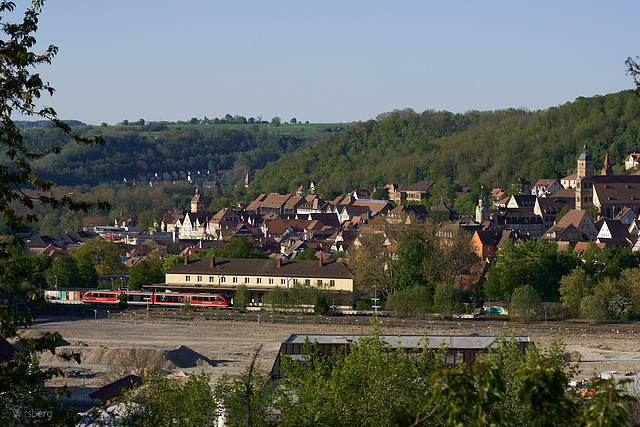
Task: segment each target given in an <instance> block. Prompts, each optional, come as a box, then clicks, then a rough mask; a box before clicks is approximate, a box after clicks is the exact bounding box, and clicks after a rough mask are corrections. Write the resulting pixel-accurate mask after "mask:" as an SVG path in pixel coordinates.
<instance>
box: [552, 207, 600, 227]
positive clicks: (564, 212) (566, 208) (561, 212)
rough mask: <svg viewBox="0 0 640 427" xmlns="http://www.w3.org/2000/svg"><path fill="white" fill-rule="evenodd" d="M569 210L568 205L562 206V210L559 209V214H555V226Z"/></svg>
mask: <svg viewBox="0 0 640 427" xmlns="http://www.w3.org/2000/svg"><path fill="white" fill-rule="evenodd" d="M570 210H571V206H570V205H564V206H563V207H562V209H560V212H558V213H557V214H556V224H557V223H559V222H560V221H561V220H562V218H563V217H564V216H565V215H566V214H568V213H569V211H570ZM594 222H595V221H594Z"/></svg>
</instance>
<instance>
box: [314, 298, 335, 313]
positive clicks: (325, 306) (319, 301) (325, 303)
mask: <svg viewBox="0 0 640 427" xmlns="http://www.w3.org/2000/svg"><path fill="white" fill-rule="evenodd" d="M330 308H331V307H329V300H328V298H327V295H326V294H318V295H317V296H316V303H315V304H314V305H313V312H314V313H315V314H317V315H319V316H324V315H325V314H327V313H328V312H329V309H330Z"/></svg>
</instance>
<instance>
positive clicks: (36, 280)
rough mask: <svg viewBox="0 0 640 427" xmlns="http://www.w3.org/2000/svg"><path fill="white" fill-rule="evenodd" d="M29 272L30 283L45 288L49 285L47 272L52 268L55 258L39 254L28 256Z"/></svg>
mask: <svg viewBox="0 0 640 427" xmlns="http://www.w3.org/2000/svg"><path fill="white" fill-rule="evenodd" d="M27 260H28V267H27V271H28V272H29V283H31V284H32V285H34V286H36V287H38V288H43V287H45V286H46V285H47V277H46V272H47V270H48V269H50V268H51V265H52V263H53V260H52V259H51V257H50V256H48V255H44V254H39V255H33V256H30V257H27Z"/></svg>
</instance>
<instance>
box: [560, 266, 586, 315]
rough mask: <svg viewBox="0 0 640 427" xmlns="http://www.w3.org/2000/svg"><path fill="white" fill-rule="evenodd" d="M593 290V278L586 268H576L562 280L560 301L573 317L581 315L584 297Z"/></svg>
mask: <svg viewBox="0 0 640 427" xmlns="http://www.w3.org/2000/svg"><path fill="white" fill-rule="evenodd" d="M592 290H593V280H592V279H591V277H589V276H587V274H586V273H585V271H584V269H582V268H579V267H577V268H575V269H573V270H571V272H570V273H569V274H567V275H566V276H564V277H563V278H562V279H561V280H560V288H559V291H560V301H561V302H562V305H563V306H564V308H565V309H566V310H567V312H568V313H569V315H570V316H571V317H579V316H580V304H581V303H582V299H583V298H584V297H585V296H587V295H590V294H591V292H592Z"/></svg>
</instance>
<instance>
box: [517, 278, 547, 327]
mask: <svg viewBox="0 0 640 427" xmlns="http://www.w3.org/2000/svg"><path fill="white" fill-rule="evenodd" d="M541 309H542V300H541V299H540V295H538V293H537V292H536V290H535V289H533V288H532V287H531V286H529V285H524V286H520V287H517V288H515V289H514V290H513V293H512V294H511V306H510V307H509V314H510V315H511V316H512V317H513V318H515V319H516V320H518V321H520V322H523V323H531V322H534V321H536V320H538V319H539V318H540V311H541Z"/></svg>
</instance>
